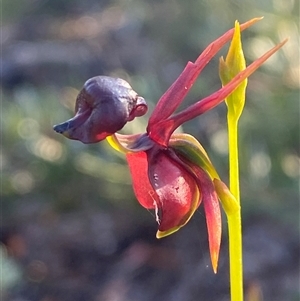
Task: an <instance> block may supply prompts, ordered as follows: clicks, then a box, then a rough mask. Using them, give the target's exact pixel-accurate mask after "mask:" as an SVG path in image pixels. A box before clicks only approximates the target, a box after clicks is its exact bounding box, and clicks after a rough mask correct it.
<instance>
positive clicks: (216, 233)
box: [54, 19, 285, 272]
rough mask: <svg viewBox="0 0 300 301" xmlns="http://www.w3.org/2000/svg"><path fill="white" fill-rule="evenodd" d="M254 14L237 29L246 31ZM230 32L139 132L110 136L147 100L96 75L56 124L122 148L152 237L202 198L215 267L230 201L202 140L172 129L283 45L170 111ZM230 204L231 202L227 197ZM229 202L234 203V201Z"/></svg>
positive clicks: (180, 221)
mask: <svg viewBox="0 0 300 301" xmlns="http://www.w3.org/2000/svg"><path fill="white" fill-rule="evenodd" d="M258 20H259V19H253V20H250V21H248V22H246V23H244V24H242V25H241V26H240V28H241V30H244V29H246V28H248V27H249V26H250V25H252V24H254V23H255V22H256V21H258ZM233 33H234V30H233V29H231V30H229V31H227V32H226V33H225V34H224V35H223V36H221V37H220V38H218V39H217V40H215V41H214V42H212V43H211V44H210V45H209V46H208V47H207V48H206V49H205V50H204V51H203V53H202V54H201V55H200V56H199V57H198V59H197V60H196V61H195V62H194V63H191V62H189V63H188V64H187V66H186V67H185V69H184V70H183V72H182V73H181V74H180V75H179V77H178V79H177V80H176V81H175V82H174V83H173V85H172V86H171V87H170V88H169V89H168V90H167V91H166V93H165V94H164V95H163V96H162V97H161V98H160V100H159V101H158V103H157V105H156V107H155V109H154V111H153V113H152V115H151V117H150V119H149V122H148V126H147V131H146V133H144V134H136V135H120V134H115V133H116V132H117V131H118V130H120V129H121V128H122V127H123V126H124V125H125V124H126V122H128V121H131V120H132V119H134V118H135V117H139V116H142V115H144V114H145V113H146V111H147V105H146V103H145V100H144V99H143V98H142V97H140V96H138V94H137V93H136V92H134V91H133V90H132V88H131V87H130V85H129V84H128V83H127V82H125V81H123V80H121V79H113V78H108V77H102V76H98V77H95V78H92V79H91V80H88V81H87V82H86V83H85V85H84V87H83V89H82V91H81V92H80V93H79V95H78V98H77V100H76V107H75V110H76V115H75V117H73V118H72V119H70V120H68V121H66V122H63V123H61V124H59V125H57V126H54V130H55V131H57V132H59V133H61V134H63V135H64V136H66V137H68V138H70V139H75V140H80V141H82V142H84V143H94V142H98V141H101V140H103V139H105V138H106V139H107V140H108V142H109V143H110V144H111V145H112V146H113V147H114V148H116V149H117V150H119V151H122V152H124V153H126V158H127V162H128V164H129V168H130V172H131V175H132V180H133V188H134V192H135V195H136V197H137V199H138V201H139V203H140V204H141V205H142V206H143V207H145V208H147V209H154V210H155V212H156V220H157V222H158V224H159V226H158V232H157V237H158V238H160V237H164V236H166V235H169V234H171V233H173V232H175V231H177V230H178V229H180V228H181V227H182V226H184V225H185V224H186V223H187V222H188V221H189V219H190V218H191V217H192V215H193V213H194V212H195V210H196V209H197V208H198V207H199V205H200V204H201V203H202V202H203V205H204V210H205V215H206V221H207V229H208V240H209V247H210V254H211V260H212V265H213V269H214V271H215V272H216V269H217V262H218V254H219V249H220V241H221V213H220V206H219V201H218V198H220V199H224V200H225V201H224V202H226V200H228V199H234V197H233V196H232V195H231V193H230V191H229V190H228V189H227V187H226V185H225V184H224V183H223V182H221V180H220V179H219V176H218V174H217V172H216V170H215V169H214V167H213V165H212V164H211V162H210V160H209V158H208V156H207V154H206V152H205V150H204V149H203V147H202V146H201V145H200V143H199V142H198V141H197V140H196V139H195V138H193V137H192V136H190V135H186V134H173V132H174V131H175V129H176V128H178V127H179V126H180V125H181V124H182V123H184V122H186V121H188V120H190V119H192V118H194V117H196V116H199V115H201V114H203V113H204V112H206V111H208V110H210V109H212V108H214V107H215V106H216V105H218V104H219V103H221V102H222V101H223V100H224V99H225V98H226V97H227V96H228V95H229V94H230V93H232V92H233V91H234V90H235V89H236V88H237V87H238V86H239V84H240V83H242V82H243V81H244V80H245V79H246V78H247V77H248V76H249V75H250V74H252V73H253V72H254V71H255V70H256V69H257V68H258V67H259V66H260V65H261V64H262V63H263V62H264V61H265V60H266V59H267V58H268V57H269V56H271V55H272V54H273V53H274V52H276V51H277V50H278V49H279V48H280V47H281V46H282V45H283V44H284V43H285V41H284V42H282V43H281V44H279V45H277V46H275V47H274V48H273V49H271V50H270V51H269V52H267V53H266V54H264V55H263V56H262V57H260V58H259V59H258V60H256V61H255V62H254V63H252V64H251V65H249V66H248V67H247V68H246V69H245V70H243V71H242V72H240V73H239V74H238V75H237V76H235V77H234V78H233V79H232V80H231V81H230V82H228V83H227V84H226V85H224V87H222V88H220V89H219V90H218V91H216V92H215V93H213V94H211V95H209V96H208V97H206V98H204V99H202V100H201V101H198V102H196V103H195V104H193V105H192V106H190V107H188V108H186V109H184V110H183V111H181V112H178V113H174V112H175V110H176V109H177V108H178V106H179V105H180V104H181V102H182V101H183V99H184V97H185V96H186V94H187V93H188V92H189V90H190V89H191V87H192V85H193V83H194V82H195V80H196V79H197V77H198V75H199V74H200V72H201V71H202V70H203V68H204V67H205V65H206V64H207V63H208V62H209V61H210V60H211V59H212V58H213V56H215V54H216V53H217V52H218V51H219V50H220V49H221V48H222V47H223V45H224V44H225V43H227V42H228V41H230V39H231V38H232V36H233ZM232 203H233V204H235V202H234V200H233V202H232ZM233 207H234V206H233Z"/></svg>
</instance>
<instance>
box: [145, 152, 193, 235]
mask: <svg viewBox="0 0 300 301" xmlns="http://www.w3.org/2000/svg"><path fill="white" fill-rule="evenodd" d="M149 179H150V182H151V184H152V186H153V188H154V189H155V191H156V193H157V195H158V196H159V203H158V204H157V207H158V210H159V211H158V215H159V216H158V218H159V219H160V220H159V231H158V233H157V237H158V238H159V237H163V236H166V235H169V234H171V233H173V232H175V231H177V230H178V229H179V228H180V227H182V226H184V225H185V224H186V223H187V222H188V220H189V219H190V218H191V216H192V215H193V213H194V212H195V210H196V209H197V207H198V205H199V190H198V187H197V184H196V181H195V179H194V177H193V176H192V175H191V174H190V172H188V171H187V170H186V169H185V168H184V167H183V166H181V165H180V164H179V163H177V162H175V161H174V160H173V159H171V158H170V157H169V156H168V153H167V152H165V151H159V152H156V153H155V154H154V155H150V158H149Z"/></svg>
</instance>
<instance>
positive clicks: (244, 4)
mask: <svg viewBox="0 0 300 301" xmlns="http://www.w3.org/2000/svg"><path fill="white" fill-rule="evenodd" d="M298 13H299V2H298V1H296V0H272V1H271V0H266V1H260V0H255V1H252V0H245V1H236V0H229V1H221V0H206V1H194V0H187V1H180V0H174V1H146V0H144V1H140V0H139V1H138V0H130V1H120V0H116V1H108V0H101V1H96V0H85V1H79V0H72V1H71V0H52V1H46V0H27V1H24V2H22V3H21V2H20V1H15V0H3V1H2V16H3V19H2V29H1V30H2V39H1V47H2V58H1V59H2V61H1V68H2V73H1V83H2V85H1V97H2V107H1V120H2V139H1V152H0V155H1V177H2V179H1V181H2V186H1V199H2V218H3V229H4V230H3V231H4V232H3V233H5V231H6V230H5V229H10V228H13V229H15V228H16V229H18V228H19V227H20V225H21V226H22V225H23V222H24V221H25V220H26V216H27V214H29V215H30V214H31V213H32V212H39V211H40V210H42V211H43V212H44V210H45V208H48V209H47V210H48V211H47V212H52V213H51V214H52V215H51V216H52V217H49V215H47V218H48V219H51V220H52V218H53V216H55V218H59V217H60V216H61V215H62V214H66V213H70V212H80V211H89V210H92V211H93V210H103V211H104V212H111V211H113V210H120V209H122V210H123V209H124V210H125V211H127V212H130V214H131V215H132V219H133V220H139V222H141V220H143V219H145V221H147V222H149V220H150V222H151V223H155V220H154V218H153V220H151V215H149V217H150V218H149V217H148V215H145V213H144V211H143V209H142V208H140V207H139V206H138V205H137V202H136V200H135V198H134V196H133V192H132V188H131V186H130V182H131V180H130V176H129V172H128V169H127V166H126V164H125V161H124V158H122V157H121V156H119V155H118V154H117V153H115V152H114V151H112V150H110V149H109V148H108V146H107V144H106V143H105V142H103V143H101V144H97V145H83V144H81V143H80V142H76V141H69V140H67V139H64V138H63V137H61V136H59V135H57V134H56V133H54V132H53V130H52V125H53V124H56V123H59V122H61V121H64V120H66V119H67V118H69V117H70V116H72V114H73V109H74V103H75V98H76V95H77V94H76V93H77V92H78V90H80V89H81V86H82V85H83V83H84V82H85V81H86V80H87V79H88V78H90V77H92V76H95V75H100V74H105V75H110V76H118V77H122V78H124V79H126V80H127V81H129V82H130V83H131V85H132V86H133V88H134V90H136V91H137V92H138V93H139V94H140V95H142V96H144V97H145V99H146V100H147V101H148V103H149V104H150V112H151V108H153V106H154V105H155V103H156V102H157V100H158V98H159V97H160V96H161V95H162V93H163V92H164V91H165V90H166V89H167V88H168V86H169V85H170V84H171V83H172V82H173V80H174V79H175V78H176V77H177V75H178V74H179V73H180V72H181V70H182V69H183V67H184V66H185V64H186V62H187V61H188V60H194V59H195V58H196V57H197V56H198V54H199V53H200V52H201V51H202V50H203V49H204V47H205V46H206V45H207V44H208V43H209V42H211V41H212V40H214V39H215V38H217V37H218V36H219V35H220V34H222V33H223V32H225V31H226V30H227V29H229V28H231V27H232V26H233V24H234V21H235V20H236V19H238V20H239V21H240V22H244V21H246V20H248V19H250V18H253V17H256V16H264V19H263V20H262V21H261V22H259V23H258V24H257V25H255V26H253V27H252V28H250V29H248V30H247V31H245V32H244V33H243V43H244V51H245V55H246V59H247V61H248V63H250V62H251V61H252V60H254V59H256V58H257V57H258V56H260V55H261V54H262V53H263V52H265V51H266V50H267V49H269V48H271V47H272V45H274V44H275V43H277V42H279V41H281V40H283V39H284V38H286V37H290V40H289V42H288V44H286V46H284V48H283V49H282V50H281V51H279V52H278V53H277V54H276V55H274V56H273V57H272V58H271V59H270V60H269V61H268V62H267V63H266V64H265V65H264V66H263V67H262V68H260V70H259V71H258V72H256V73H255V74H254V75H253V76H252V77H251V78H250V80H249V85H248V93H247V99H246V108H245V111H244V114H243V116H242V118H241V121H240V143H241V146H240V149H241V154H240V156H241V166H240V169H241V186H242V187H241V192H242V204H243V208H244V209H243V213H244V215H245V216H247V215H249V216H250V215H251V214H266V215H270V216H272V217H273V218H275V219H276V220H277V221H278V223H279V224H283V225H287V226H289V227H291V228H294V229H295V228H298V225H299V221H298V218H299V216H298V215H299V175H300V153H299V85H300V83H299V70H300V62H299V14H298ZM225 53H226V51H225V50H224V52H223V53H220V54H219V56H221V55H224V54H225ZM219 87H220V81H219V79H218V57H216V58H215V59H214V60H213V61H212V62H211V63H210V64H209V66H208V67H207V68H206V69H205V71H204V72H203V73H202V75H201V76H200V78H199V80H198V82H197V84H196V85H195V86H194V88H193V90H192V92H191V94H190V95H189V96H188V97H187V99H186V102H185V105H188V104H190V103H192V102H194V101H196V100H199V99H200V98H201V97H203V96H206V95H208V94H209V93H211V92H213V91H215V90H216V89H218V88H219ZM225 120H226V109H225V105H221V106H220V107H219V108H217V109H215V110H213V111H212V112H209V113H207V114H206V115H203V116H201V117H199V118H197V119H195V120H193V121H192V122H189V123H188V124H186V125H185V126H184V131H186V132H188V133H191V134H193V135H194V136H196V137H197V138H198V139H199V140H200V141H201V142H202V144H203V145H204V147H205V148H206V149H207V151H208V153H209V154H210V156H211V157H212V159H213V161H214V163H215V164H216V166H217V167H218V170H219V172H220V174H221V175H222V176H223V178H224V179H225V180H226V178H227V176H228V164H227V159H228V153H227V145H226V143H227V142H226V137H227V134H226V131H227V129H226V124H225ZM146 122H147V118H144V119H143V118H140V119H139V120H137V121H134V122H133V123H132V124H129V125H128V126H126V128H125V129H124V131H128V132H131V133H132V132H140V131H143V130H144V128H145V126H146ZM47 218H46V219H47ZM58 231H59V230H58ZM296 231H297V230H296ZM8 232H9V231H8ZM152 235H153V236H154V235H155V233H154V232H153V233H152ZM17 270H18V268H16V270H14V269H11V271H13V273H15V274H16V275H18V273H17V272H15V271H17ZM17 278H18V277H16V278H15V279H17ZM26 300H27V299H26ZM63 300H64V299H63ZM99 300H100V299H99ZM101 300H102V299H101ZM103 300H104V299H103ZM105 300H106V299H105ZM107 300H108V299H107ZM109 300H110V299H109ZM120 300H121V299H120ZM122 300H123V299H122ZM124 300H125V299H124ZM174 300H175V299H174Z"/></svg>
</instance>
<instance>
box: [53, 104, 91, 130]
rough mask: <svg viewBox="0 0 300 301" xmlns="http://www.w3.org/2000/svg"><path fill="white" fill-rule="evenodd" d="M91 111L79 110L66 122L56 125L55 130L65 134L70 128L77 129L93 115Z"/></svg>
mask: <svg viewBox="0 0 300 301" xmlns="http://www.w3.org/2000/svg"><path fill="white" fill-rule="evenodd" d="M91 113H92V110H91V109H86V110H84V111H83V112H78V113H77V114H76V115H75V116H74V117H73V118H71V119H69V120H67V121H65V122H62V123H59V124H57V125H54V126H53V130H54V131H55V132H57V133H59V134H65V133H66V132H68V131H69V130H71V129H75V128H77V127H79V126H81V125H82V124H84V123H85V122H86V121H87V119H88V118H89V116H90V115H91Z"/></svg>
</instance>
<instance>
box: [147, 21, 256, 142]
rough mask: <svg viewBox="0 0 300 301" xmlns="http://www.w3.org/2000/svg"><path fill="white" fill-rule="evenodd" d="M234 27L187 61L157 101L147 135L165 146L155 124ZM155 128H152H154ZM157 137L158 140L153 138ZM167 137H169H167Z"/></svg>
mask: <svg viewBox="0 0 300 301" xmlns="http://www.w3.org/2000/svg"><path fill="white" fill-rule="evenodd" d="M258 20H260V18H255V19H252V20H250V21H247V22H246V23H243V24H241V26H240V28H241V31H242V30H244V29H246V28H248V27H249V26H251V25H253V24H254V23H256V22H257V21H258ZM233 33H234V29H230V30H228V31H227V32H226V33H225V34H223V35H222V36H221V37H219V38H218V39H216V40H215V41H213V42H212V43H211V44H209V45H208V46H207V47H206V49H205V50H204V51H203V52H202V53H201V54H200V56H199V57H198V58H197V60H196V62H195V63H192V62H188V64H187V65H186V67H185V68H184V70H183V71H182V73H181V74H180V75H179V77H178V78H177V79H176V81H175V82H174V83H173V84H172V86H171V87H170V88H169V89H168V90H167V91H166V92H165V93H164V95H163V96H162V97H161V98H160V100H159V102H158V103H157V105H156V107H155V109H154V111H153V113H152V115H151V117H150V119H149V123H148V127H147V132H148V133H149V136H150V137H151V138H152V139H153V140H154V141H156V142H158V143H162V145H165V146H166V140H165V141H162V140H161V139H159V137H157V136H156V135H155V131H157V130H159V127H156V128H155V124H157V122H160V121H162V120H165V119H166V118H168V117H169V116H170V115H171V114H173V113H174V111H175V110H176V109H177V108H178V106H179V105H180V104H181V102H182V101H183V99H184V97H185V96H186V95H187V93H188V92H189V90H190V89H191V87H192V86H193V84H194V82H195V80H196V79H197V77H198V75H199V74H200V73H201V71H202V70H203V68H204V67H205V66H206V65H207V63H208V62H209V61H210V60H211V59H212V58H213V57H214V56H215V54H216V53H217V52H218V51H219V50H220V49H221V48H222V47H223V46H224V45H225V44H226V43H227V42H228V41H229V40H230V39H231V38H232V36H233ZM153 127H154V128H155V129H154V128H153ZM156 138H158V140H155V139H156ZM168 138H169V137H168Z"/></svg>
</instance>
